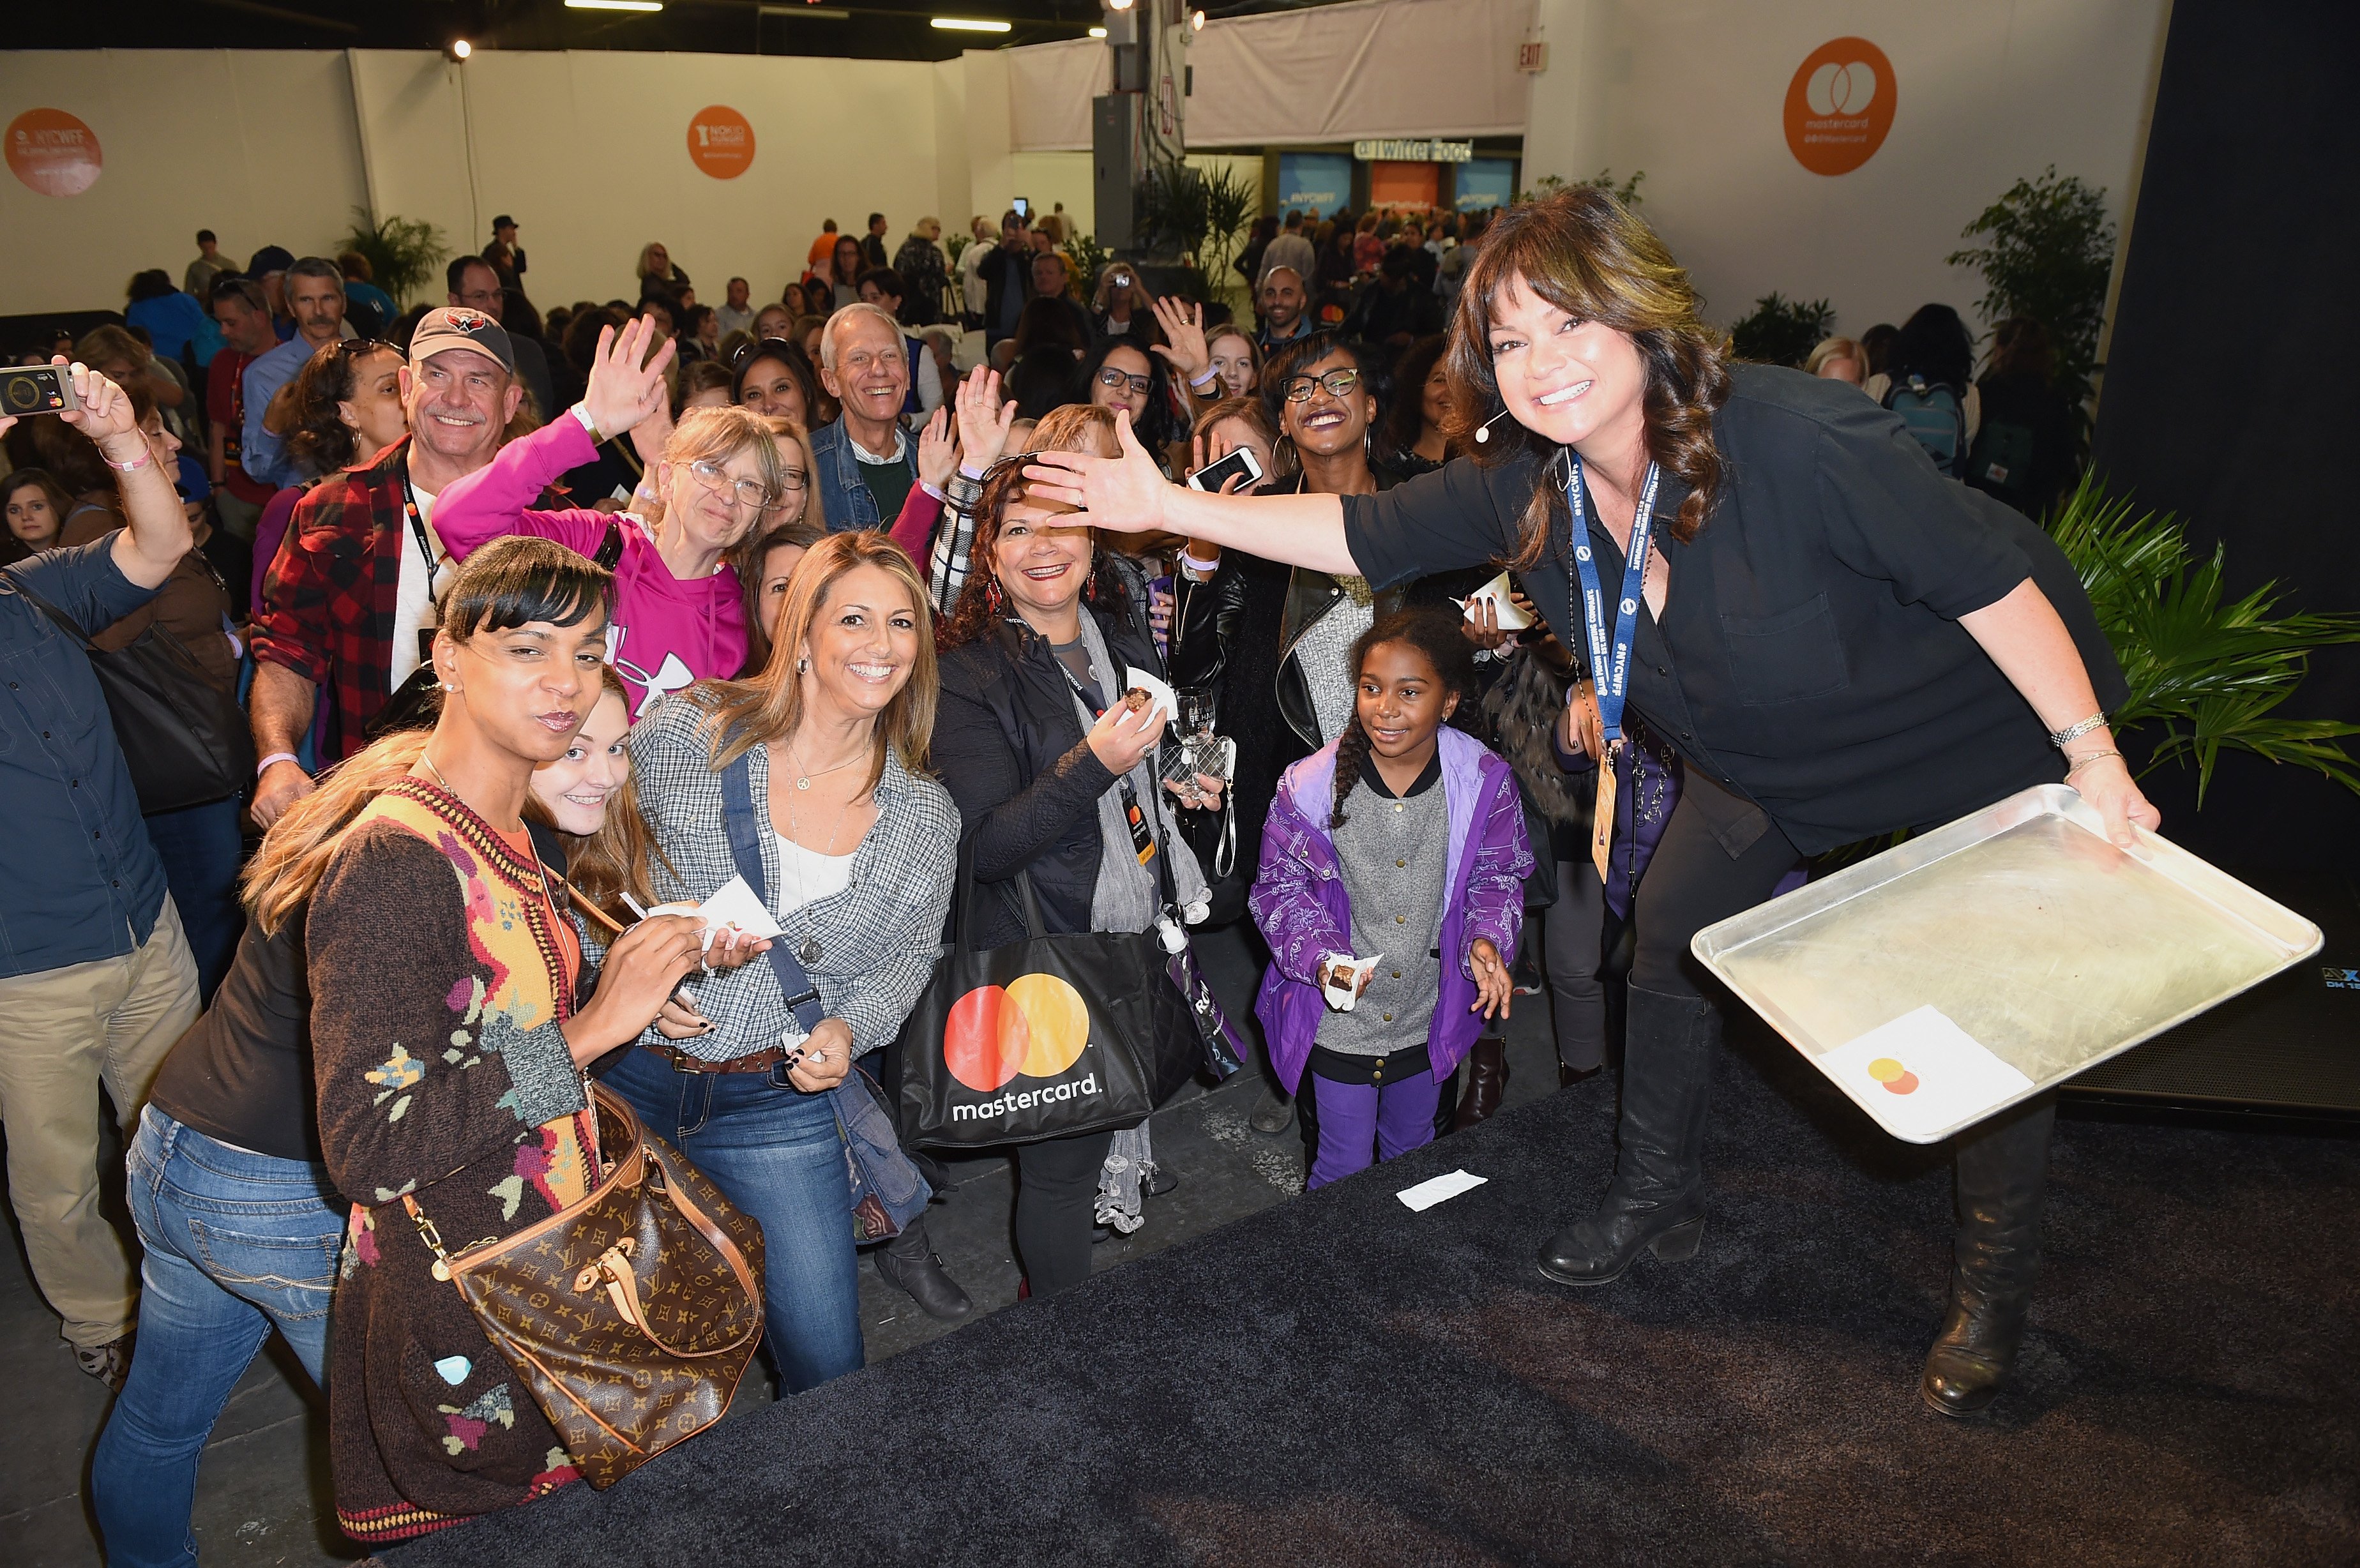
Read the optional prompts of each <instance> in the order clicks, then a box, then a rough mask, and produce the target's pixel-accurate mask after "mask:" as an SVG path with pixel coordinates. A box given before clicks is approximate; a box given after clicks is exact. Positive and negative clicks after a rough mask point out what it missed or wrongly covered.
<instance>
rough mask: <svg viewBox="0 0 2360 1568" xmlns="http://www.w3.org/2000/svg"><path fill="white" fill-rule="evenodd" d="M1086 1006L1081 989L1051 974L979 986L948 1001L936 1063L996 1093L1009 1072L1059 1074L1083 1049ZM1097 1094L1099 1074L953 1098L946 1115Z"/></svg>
mask: <svg viewBox="0 0 2360 1568" xmlns="http://www.w3.org/2000/svg"><path fill="white" fill-rule="evenodd" d="M1089 1043H1090V1010H1089V1007H1088V1006H1087V1004H1085V1003H1084V1002H1083V1000H1082V994H1081V993H1080V992H1079V991H1076V990H1075V989H1074V988H1073V986H1072V985H1068V984H1067V983H1066V982H1065V981H1064V980H1061V979H1059V978H1058V977H1057V976H1056V975H1020V976H1018V977H1017V978H1016V979H1014V980H1011V981H1010V982H1009V983H1008V984H1007V985H978V986H977V987H976V988H975V989H974V990H972V991H969V992H968V993H967V995H966V996H961V997H960V998H959V999H958V1000H957V1001H956V1002H955V1003H953V1004H952V1006H951V1010H950V1017H949V1018H948V1019H947V1020H946V1021H945V1024H944V1027H943V1065H944V1066H945V1067H947V1068H948V1069H949V1070H950V1074H951V1076H952V1077H954V1078H956V1079H957V1080H958V1081H959V1083H962V1084H964V1085H965V1086H966V1087H967V1088H969V1089H972V1090H974V1091H975V1092H976V1093H977V1094H999V1092H1000V1090H1002V1089H1004V1088H1006V1087H1007V1086H1008V1084H1009V1083H1011V1081H1013V1080H1014V1079H1016V1078H1018V1077H1020V1076H1022V1077H1025V1078H1035V1079H1057V1078H1064V1076H1065V1074H1066V1073H1069V1072H1071V1070H1072V1069H1073V1067H1074V1065H1075V1063H1076V1062H1079V1061H1080V1060H1081V1059H1082V1052H1083V1051H1087V1049H1089ZM1092 1094H1098V1074H1097V1073H1086V1074H1084V1075H1083V1076H1082V1077H1081V1078H1080V1079H1079V1080H1073V1079H1065V1081H1064V1082H1062V1083H1044V1084H1043V1086H1042V1087H1041V1088H1038V1089H1020V1090H1016V1091H1013V1092H1011V1093H1010V1094H1006V1095H1002V1096H1001V1097H1000V1098H998V1099H994V1100H987V1101H985V1102H984V1103H982V1104H981V1105H953V1106H952V1107H951V1119H952V1120H953V1121H975V1120H980V1119H982V1118H984V1117H987V1116H1000V1115H1004V1114H1005V1113H1006V1112H1008V1111H1011V1110H1022V1109H1027V1108H1030V1107H1031V1106H1032V1105H1041V1104H1045V1103H1047V1102H1048V1101H1051V1100H1071V1099H1077V1098H1081V1097H1084V1096H1087V1095H1092Z"/></svg>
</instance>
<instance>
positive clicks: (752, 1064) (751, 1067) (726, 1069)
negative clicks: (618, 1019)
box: [640, 1045, 801, 1073]
mask: <svg viewBox="0 0 2360 1568" xmlns="http://www.w3.org/2000/svg"><path fill="white" fill-rule="evenodd" d="M640 1049H641V1050H643V1051H654V1052H655V1053H656V1054H657V1055H658V1056H661V1057H662V1058H663V1059H664V1060H665V1061H666V1062H671V1063H672V1069H673V1071H675V1072H679V1073H768V1072H769V1071H770V1069H771V1068H773V1067H776V1066H777V1065H778V1064H779V1063H780V1062H784V1061H785V1060H786V1059H787V1057H788V1055H789V1054H790V1049H791V1048H789V1047H787V1046H783V1045H774V1046H771V1047H770V1049H768V1050H767V1051H755V1052H753V1053H752V1054H751V1055H748V1056H733V1057H731V1058H730V1059H729V1060H728V1061H727V1062H708V1061H706V1060H705V1058H704V1057H702V1056H691V1055H690V1054H689V1053H688V1052H686V1051H682V1050H679V1049H677V1048H676V1047H673V1046H669V1045H643V1046H641V1047H640ZM793 1053H794V1054H795V1055H797V1056H798V1057H800V1055H801V1050H800V1048H793Z"/></svg>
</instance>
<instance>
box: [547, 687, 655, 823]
mask: <svg viewBox="0 0 2360 1568" xmlns="http://www.w3.org/2000/svg"><path fill="white" fill-rule="evenodd" d="M630 728H631V714H630V710H629V709H628V707H626V706H625V704H624V702H623V698H622V694H621V693H620V692H617V691H606V692H605V693H603V694H602V695H601V696H600V697H599V699H598V705H597V706H596V707H595V708H593V709H591V710H590V716H589V717H588V718H586V719H585V720H583V721H582V728H581V729H580V730H579V731H578V732H576V734H575V735H574V744H573V746H570V747H568V748H567V749H566V753H565V755H564V756H563V757H559V758H558V759H557V760H556V761H554V762H550V763H544V764H542V765H541V767H539V768H534V769H533V770H532V794H533V799H535V800H539V801H540V802H541V805H542V806H543V807H544V808H546V809H547V811H548V812H549V815H550V820H551V821H552V822H555V823H556V824H557V829H558V831H559V832H560V833H572V834H573V835H574V837H576V838H587V837H588V836H590V835H591V834H592V833H596V832H597V831H598V830H599V829H600V828H601V827H603V826H605V825H606V800H607V798H608V797H609V796H611V795H613V794H614V792H615V791H616V790H617V789H621V788H622V787H623V786H624V784H625V783H626V782H628V780H629V779H630V777H631V754H630V752H629V750H628V748H627V747H626V746H624V744H623V740H624V737H625V735H628V733H629V731H630Z"/></svg>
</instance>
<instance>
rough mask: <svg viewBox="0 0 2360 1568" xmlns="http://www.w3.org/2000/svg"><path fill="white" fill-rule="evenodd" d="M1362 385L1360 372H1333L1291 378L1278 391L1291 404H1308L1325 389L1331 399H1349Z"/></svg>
mask: <svg viewBox="0 0 2360 1568" xmlns="http://www.w3.org/2000/svg"><path fill="white" fill-rule="evenodd" d="M1358 387H1360V372H1359V371H1358V370H1331V371H1329V372H1328V373H1327V375H1325V376H1288V377H1287V378H1286V381H1285V384H1284V385H1283V386H1281V387H1279V389H1278V390H1279V395H1280V396H1282V397H1284V398H1285V399H1286V400H1287V401H1288V402H1290V403H1308V402H1309V401H1311V394H1312V393H1314V392H1316V391H1319V390H1322V389H1325V390H1326V392H1327V396H1329V397H1350V396H1351V395H1352V393H1353V392H1354V390H1355V389H1357V388H1358Z"/></svg>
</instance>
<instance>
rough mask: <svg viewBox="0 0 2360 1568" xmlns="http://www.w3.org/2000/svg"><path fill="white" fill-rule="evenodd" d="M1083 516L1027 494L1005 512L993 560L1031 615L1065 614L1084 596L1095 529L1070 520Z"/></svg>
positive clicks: (1007, 589) (1003, 585)
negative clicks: (1091, 536) (1083, 590)
mask: <svg viewBox="0 0 2360 1568" xmlns="http://www.w3.org/2000/svg"><path fill="white" fill-rule="evenodd" d="M1078 516H1079V514H1078V513H1076V511H1075V510H1074V509H1073V508H1072V507H1070V506H1051V505H1048V504H1046V503H1043V502H1040V501H1035V500H1032V498H1031V497H1029V496H1027V495H1019V496H1017V497H1016V498H1015V499H1014V500H1012V501H1011V502H1009V503H1008V509H1007V511H1006V512H1004V513H1002V514H1001V516H1000V536H999V538H998V539H994V540H993V541H992V547H991V557H992V565H993V568H994V570H995V571H996V572H998V574H999V577H1000V590H1001V592H1003V593H1006V594H1007V595H1008V598H1009V602H1010V603H1011V604H1013V605H1015V607H1016V609H1017V611H1018V613H1019V614H1024V613H1025V612H1031V613H1030V614H1029V615H1026V619H1027V620H1032V619H1033V618H1034V617H1036V616H1054V615H1062V614H1063V613H1064V612H1065V610H1067V609H1069V608H1071V607H1072V605H1073V603H1074V601H1075V600H1076V599H1077V598H1079V597H1080V596H1081V592H1082V585H1083V583H1085V582H1087V580H1088V578H1089V574H1090V555H1091V539H1090V530H1089V528H1088V526H1087V524H1082V523H1076V522H1069V521H1067V520H1066V519H1068V518H1075V517H1078Z"/></svg>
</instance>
